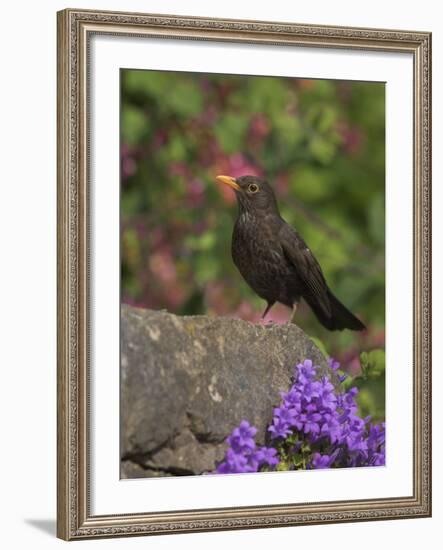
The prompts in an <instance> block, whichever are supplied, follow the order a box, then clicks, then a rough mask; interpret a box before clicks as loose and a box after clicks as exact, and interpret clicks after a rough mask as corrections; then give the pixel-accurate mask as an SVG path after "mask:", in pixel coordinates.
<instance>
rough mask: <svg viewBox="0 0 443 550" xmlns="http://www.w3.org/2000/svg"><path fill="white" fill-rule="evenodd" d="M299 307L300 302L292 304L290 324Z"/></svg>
mask: <svg viewBox="0 0 443 550" xmlns="http://www.w3.org/2000/svg"><path fill="white" fill-rule="evenodd" d="M297 307H298V303H297V302H295V304H293V306H292V313H291V317H289V321H288V323H289V324H292V321H293V320H294V317H295V313H296V311H297Z"/></svg>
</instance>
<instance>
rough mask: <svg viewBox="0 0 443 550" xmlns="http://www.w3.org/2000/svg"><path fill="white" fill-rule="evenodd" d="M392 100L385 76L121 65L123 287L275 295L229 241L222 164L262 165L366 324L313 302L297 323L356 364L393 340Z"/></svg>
mask: <svg viewBox="0 0 443 550" xmlns="http://www.w3.org/2000/svg"><path fill="white" fill-rule="evenodd" d="M384 109H385V87H384V84H382V83H373V82H351V81H333V80H306V79H295V78H280V77H258V76H247V77H245V76H226V75H210V74H194V73H175V72H161V71H138V70H123V71H122V73H121V180H122V192H121V239H122V249H121V252H122V256H121V258H122V299H123V301H124V302H128V303H132V304H135V305H140V306H143V307H149V308H155V309H161V308H165V309H168V310H170V311H172V312H174V313H177V314H181V315H190V314H214V315H232V316H239V317H241V318H244V319H250V320H257V319H258V318H259V317H260V314H261V311H262V310H263V309H264V305H265V304H264V303H263V301H262V300H261V299H260V298H258V297H257V296H256V295H255V294H254V293H253V292H252V291H251V290H250V289H249V288H248V287H247V285H246V283H245V282H244V281H243V279H242V278H241V276H240V275H239V273H238V272H237V271H236V268H235V266H234V265H233V262H232V259H231V255H230V241H231V233H232V226H233V222H234V220H235V216H236V210H237V206H236V203H235V197H234V194H233V192H232V190H230V189H227V188H226V189H222V188H221V187H223V188H224V187H225V186H219V185H217V184H216V183H215V176H216V175H217V174H227V175H231V176H234V177H238V176H240V175H244V174H256V175H263V176H266V177H267V179H268V180H269V181H270V183H271V184H272V185H273V187H274V189H275V191H276V194H277V197H278V201H279V204H280V209H281V212H282V215H283V217H284V218H285V219H286V220H287V221H288V222H289V223H291V224H292V225H293V226H294V227H296V228H297V230H298V231H299V232H300V233H301V234H302V236H303V237H304V239H305V240H306V241H307V243H308V245H309V247H310V248H311V250H312V251H313V252H314V254H315V255H316V257H317V259H318V260H319V262H320V264H321V266H322V268H323V271H324V273H325V276H326V278H327V280H328V283H329V285H330V286H331V288H332V289H333V291H334V293H335V294H336V295H337V296H338V297H339V298H340V299H341V300H342V301H343V302H344V303H345V304H346V305H347V307H349V308H350V309H351V310H352V311H353V312H355V313H356V314H357V315H359V316H360V317H361V319H362V320H363V321H364V322H365V324H366V325H367V327H368V330H367V331H366V332H365V333H364V334H356V333H353V332H351V331H343V332H341V333H329V332H328V331H327V330H325V329H323V328H322V327H321V326H320V324H319V323H318V322H317V320H316V319H315V317H314V315H313V314H312V313H311V312H310V311H309V309H308V308H307V307H301V308H300V310H299V312H298V313H297V317H296V323H297V324H298V325H299V326H301V327H302V328H303V329H304V330H305V331H307V332H308V333H309V334H310V335H311V336H312V337H314V338H316V339H317V341H318V342H320V343H321V345H322V346H323V348H324V350H325V351H326V352H327V353H328V354H330V355H333V356H335V357H337V358H338V359H339V360H341V362H342V363H343V364H344V365H345V366H346V365H347V367H348V370H349V371H350V372H351V373H353V374H354V375H355V374H359V373H360V359H359V355H360V352H361V351H362V350H366V351H369V350H371V349H375V348H383V347H384V323H385V295H384V292H385V270H384V254H385V248H384V242H385V234H384V231H385V180H384V177H385V176H384V174H385V111H384ZM274 315H275V318H277V319H278V316H279V315H280V317H281V319H283V317H284V316H285V315H286V316H288V315H289V312H286V311H284V309H283V310H282V309H280V310H279V309H278V307H277V308H276V313H275V314H274ZM371 360H372V359H371ZM383 380H384V378H383ZM368 383H369V382H368ZM382 397H383V399H384V393H383V396H382ZM378 406H379V404H378V403H376V404H372V405H369V404H368V408H371V407H378Z"/></svg>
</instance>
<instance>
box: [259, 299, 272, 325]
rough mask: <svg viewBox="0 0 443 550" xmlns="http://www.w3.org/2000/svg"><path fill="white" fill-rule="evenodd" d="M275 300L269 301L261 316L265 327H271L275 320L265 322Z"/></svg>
mask: <svg viewBox="0 0 443 550" xmlns="http://www.w3.org/2000/svg"><path fill="white" fill-rule="evenodd" d="M274 303H275V302H268V305H267V306H266V309H265V310H264V312H263V314H262V316H261V323H262V324H263V325H265V327H269V326H271V325H273V322H272V320H271V321H269V322H268V323H265V317H266V315H267V314H268V313H269V310H270V309H271V307H272V306H273V305H274Z"/></svg>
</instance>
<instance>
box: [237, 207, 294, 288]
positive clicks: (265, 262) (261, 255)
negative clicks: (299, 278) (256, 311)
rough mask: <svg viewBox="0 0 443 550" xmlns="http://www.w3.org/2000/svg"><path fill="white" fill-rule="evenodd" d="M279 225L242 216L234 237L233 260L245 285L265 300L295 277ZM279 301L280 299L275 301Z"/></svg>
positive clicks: (238, 221) (249, 216)
mask: <svg viewBox="0 0 443 550" xmlns="http://www.w3.org/2000/svg"><path fill="white" fill-rule="evenodd" d="M278 230H279V227H278V222H277V221H275V220H268V219H266V218H265V217H263V218H257V217H254V216H251V215H250V214H247V213H245V214H243V215H241V216H239V218H238V219H237V222H236V224H235V226H234V231H233V235H232V259H233V261H234V263H235V265H236V266H237V268H238V270H239V271H240V273H241V274H242V276H243V277H244V279H245V280H246V282H247V283H248V284H249V285H250V286H251V287H252V288H253V289H254V290H255V291H256V292H257V294H259V295H260V296H262V297H264V298H266V299H267V298H270V296H269V289H271V288H272V289H273V291H276V292H278V293H279V287H280V286H281V284H280V283H281V282H283V281H285V280H286V279H287V278H288V277H290V276H291V275H293V274H292V267H291V265H290V264H289V263H288V261H287V260H286V258H285V255H284V253H283V249H282V247H281V244H280V241H279V238H278ZM276 299H277V297H276Z"/></svg>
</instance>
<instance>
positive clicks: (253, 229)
mask: <svg viewBox="0 0 443 550" xmlns="http://www.w3.org/2000/svg"><path fill="white" fill-rule="evenodd" d="M216 179H217V181H218V182H220V183H224V184H226V185H229V186H230V187H231V188H232V189H233V190H234V191H235V195H236V197H237V202H238V206H239V211H238V217H237V220H236V222H235V225H234V231H233V234H232V259H233V260H234V263H235V265H236V266H237V268H238V270H239V271H240V273H241V274H242V276H243V278H244V279H245V281H246V282H247V283H248V285H249V286H250V287H251V288H252V289H253V290H254V292H256V294H258V295H259V296H260V297H261V298H263V299H264V300H266V302H267V306H266V309H265V311H264V313H263V315H262V318H264V317H265V316H266V314H267V313H268V311H269V310H270V309H271V307H272V306H273V305H274V304H275V303H276V302H280V303H281V304H284V305H286V306H288V307H290V308H293V310H294V311H295V309H296V306H297V304H298V303H299V302H300V299H301V298H303V299H304V300H305V301H306V302H307V303H308V304H309V306H310V307H311V309H312V311H313V312H314V313H315V315H316V317H317V319H318V320H319V321H320V323H321V324H322V325H323V326H324V327H326V328H327V329H329V330H343V329H345V328H347V329H350V330H364V329H365V328H366V327H365V325H364V324H363V323H362V322H361V321H360V320H359V319H357V317H355V316H354V315H353V314H352V313H351V312H350V311H349V310H348V309H347V308H346V307H345V306H344V305H343V304H342V303H341V302H340V301H339V300H338V299H337V298H336V297H335V296H334V294H332V292H331V290H330V289H329V287H328V285H327V283H326V280H325V278H324V275H323V273H322V270H321V268H320V265H319V263H318V262H317V260H316V259H315V257H314V255H313V254H312V252H311V251H310V250H309V248H308V247H307V245H306V243H305V241H304V240H303V239H302V237H301V236H300V235H299V234H298V232H297V231H296V230H295V229H293V228H292V227H291V226H290V225H289V224H288V223H286V222H285V220H284V219H283V218H282V217H281V216H280V212H279V209H278V205H277V200H276V198H275V195H274V192H273V190H272V188H271V186H270V185H269V183H268V182H267V181H265V180H264V179H262V178H258V177H255V176H242V177H240V178H236V179H235V178H232V177H230V176H217V178H216ZM291 320H292V317H291Z"/></svg>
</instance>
